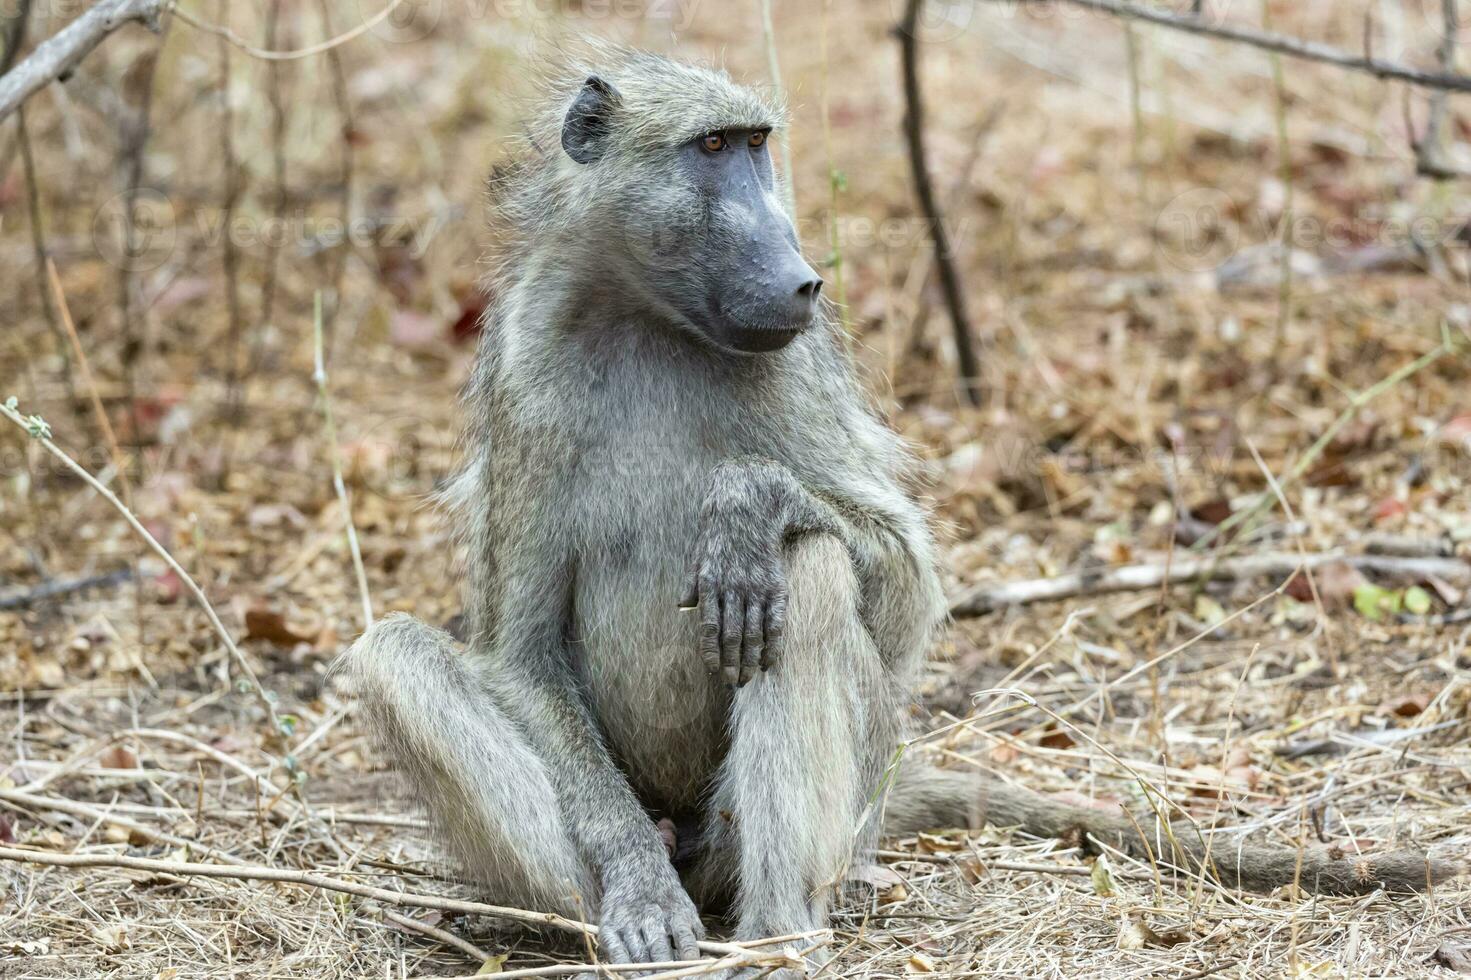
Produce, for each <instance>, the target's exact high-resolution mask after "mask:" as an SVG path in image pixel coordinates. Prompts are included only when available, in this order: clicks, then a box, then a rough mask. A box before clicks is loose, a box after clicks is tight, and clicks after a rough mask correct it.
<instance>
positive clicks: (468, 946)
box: [363, 902, 490, 963]
mask: <svg viewBox="0 0 1471 980" xmlns="http://www.w3.org/2000/svg"><path fill="white" fill-rule="evenodd" d="M363 910H364V911H365V912H372V913H373V914H375V915H380V916H382V917H383V918H385V919H387V920H388V921H389V922H392V923H393V924H394V925H396V926H398V927H399V928H401V929H407V930H409V931H410V932H417V933H418V934H419V935H421V936H428V937H429V938H430V939H434V940H438V941H439V942H441V943H444V944H445V945H446V946H453V947H454V948H455V949H457V950H459V951H460V952H462V953H464V954H465V955H466V956H468V957H470V958H471V959H473V960H478V961H479V962H481V963H484V962H485V961H486V960H488V959H490V954H489V953H487V952H486V951H485V950H483V949H481V948H480V947H479V946H476V945H475V944H474V943H472V942H470V941H469V940H466V939H461V938H460V937H459V936H456V935H455V934H454V933H452V932H449V931H447V930H444V929H441V928H439V927H438V926H431V925H430V924H429V923H427V922H420V921H419V920H418V919H415V918H413V917H411V916H407V915H401V914H399V913H398V912H391V911H389V910H388V909H385V908H384V907H383V906H381V905H379V904H378V903H377V902H364V903H363Z"/></svg>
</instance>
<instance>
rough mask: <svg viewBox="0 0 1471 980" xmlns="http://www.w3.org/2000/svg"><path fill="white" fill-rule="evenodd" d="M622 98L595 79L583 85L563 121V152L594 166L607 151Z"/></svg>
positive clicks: (579, 161) (601, 81)
mask: <svg viewBox="0 0 1471 980" xmlns="http://www.w3.org/2000/svg"><path fill="white" fill-rule="evenodd" d="M620 99H622V96H621V95H619V93H618V90H617V89H616V88H614V87H613V86H612V85H611V84H610V83H608V82H606V81H604V80H603V79H601V78H599V77H598V76H596V75H592V76H590V77H589V78H588V80H587V81H585V82H583V83H582V89H581V91H579V92H578V93H577V98H575V99H573V100H572V108H570V109H568V110H567V118H566V119H564V120H562V149H564V150H566V151H567V155H568V156H569V157H571V158H572V159H574V160H576V161H577V162H578V163H593V162H595V161H596V160H597V159H598V158H600V157H601V156H602V155H603V151H604V150H606V149H607V146H606V143H607V137H608V126H609V118H608V117H609V116H610V115H611V114H612V111H613V109H614V108H615V107H616V106H617V105H618V102H619V100H620Z"/></svg>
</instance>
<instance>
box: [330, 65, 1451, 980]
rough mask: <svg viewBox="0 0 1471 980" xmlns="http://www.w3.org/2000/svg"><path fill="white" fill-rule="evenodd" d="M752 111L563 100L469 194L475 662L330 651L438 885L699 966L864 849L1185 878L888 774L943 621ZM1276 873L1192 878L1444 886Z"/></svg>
mask: <svg viewBox="0 0 1471 980" xmlns="http://www.w3.org/2000/svg"><path fill="white" fill-rule="evenodd" d="M780 120H781V111H780V110H779V108H778V107H777V106H775V105H773V103H772V101H771V100H770V99H768V98H767V97H765V96H763V95H761V94H759V93H757V92H755V91H753V90H751V89H748V88H744V87H741V86H738V85H736V84H734V83H733V82H731V81H730V80H729V79H728V78H727V77H726V76H725V75H724V74H723V73H721V72H718V71H714V70H709V69H705V68H698V67H690V66H686V65H683V64H678V63H674V62H671V61H668V60H666V59H664V58H661V57H656V56H652V55H646V54H631V53H620V54H618V55H617V56H616V57H610V58H609V60H608V63H607V64H602V65H599V66H598V67H597V69H596V70H595V71H593V72H588V71H586V70H583V71H579V72H578V73H577V74H576V76H575V78H573V79H571V80H570V81H568V82H567V83H566V84H565V85H561V86H559V87H558V88H557V90H556V92H555V95H554V98H553V100H552V105H551V108H550V110H549V112H548V113H547V114H546V115H545V116H544V117H542V118H540V119H539V120H538V121H537V122H536V123H534V124H533V126H532V127H531V129H530V130H529V132H528V135H527V140H526V142H527V145H526V147H525V148H524V152H523V153H522V154H521V155H520V156H519V157H518V158H517V159H516V160H515V162H514V163H513V164H512V165H511V166H510V167H509V168H506V169H504V170H502V171H501V172H500V173H499V174H498V175H497V176H496V177H495V178H493V180H492V199H493V210H494V213H495V215H496V217H497V218H498V219H499V224H500V227H501V231H502V234H504V235H505V236H507V239H508V244H506V245H505V247H504V256H503V258H502V261H501V263H500V265H499V268H498V272H497V273H496V275H495V276H494V279H493V282H492V287H491V296H492V298H493V303H492V308H491V310H490V311H489V312H488V314H487V316H486V320H485V330H484V334H483V338H482V340H481V344H480V355H479V361H478V363H477V367H476V369H475V373H474V376H473V378H472V381H471V383H470V385H469V386H468V389H467V402H468V411H469V415H470V419H469V425H468V432H467V438H466V452H467V457H468V458H467V460H466V463H465V467H464V470H463V472H462V473H461V474H460V475H459V476H458V477H457V479H456V481H455V484H454V487H453V489H452V490H451V491H450V493H449V497H450V498H451V503H452V504H453V506H454V507H455V508H457V511H458V517H459V522H460V530H461V531H462V532H463V544H464V547H465V550H466V552H467V557H468V562H469V581H468V588H467V592H466V601H467V605H466V615H467V620H468V623H467V625H468V630H469V637H468V646H469V649H468V652H467V653H464V654H460V653H457V652H456V651H455V649H454V647H453V644H452V642H451V640H450V638H449V636H448V635H446V634H444V633H442V632H440V631H438V630H435V629H431V628H429V627H427V626H424V625H423V624H421V623H419V622H418V621H416V620H413V619H410V618H408V617H405V616H392V617H389V618H386V619H384V620H383V621H382V622H380V623H378V624H377V625H376V626H374V627H373V628H372V629H370V630H369V631H368V632H367V633H366V634H365V635H364V636H363V637H362V638H361V639H360V640H359V641H358V642H357V643H356V644H355V645H354V646H353V648H352V649H351V650H349V651H348V653H347V654H346V655H345V668H346V670H347V671H348V673H349V674H350V675H351V677H352V678H353V681H354V684H355V686H356V688H357V690H358V691H359V693H360V696H361V698H362V704H363V707H364V709H365V712H366V715H367V718H368V719H369V721H370V723H371V725H372V726H373V727H374V729H375V730H376V731H377V732H378V734H379V735H380V736H381V738H382V740H383V741H384V743H386V745H387V747H388V749H389V750H390V752H391V754H392V755H393V757H394V758H395V759H396V760H397V763H398V765H399V767H400V768H402V769H403V770H404V771H405V772H406V773H407V774H408V776H409V777H410V778H411V781H412V783H413V785H414V787H415V788H416V790H417V793H418V794H419V796H420V797H421V798H422V799H423V801H424V802H425V804H426V805H427V806H428V808H429V810H430V811H431V813H432V814H433V816H434V817H435V819H436V821H437V823H438V824H439V826H440V827H441V828H442V829H443V832H444V834H445V836H446V839H447V842H448V844H449V845H450V847H451V849H452V851H453V853H454V855H455V856H456V857H457V858H458V859H459V861H460V862H461V863H462V864H463V867H464V868H465V869H466V871H467V873H468V874H469V875H471V876H473V877H474V878H476V879H478V880H480V881H483V882H484V883H486V884H487V885H489V886H490V887H491V888H493V889H494V893H495V896H496V897H497V899H498V900H501V901H506V902H515V903H520V904H525V905H530V906H533V907H537V908H543V909H549V910H560V911H563V912H566V913H569V914H577V913H578V912H579V905H580V907H581V910H585V911H588V912H590V913H591V914H594V915H596V916H598V918H599V919H600V921H601V925H602V936H601V940H600V942H601V944H602V947H603V953H604V955H605V956H607V957H609V958H610V959H612V960H616V961H647V960H668V959H670V958H672V957H673V956H675V955H678V956H679V957H691V956H694V955H696V948H695V941H696V939H697V937H700V936H701V935H702V934H703V925H702V922H701V918H700V914H699V912H698V911H697V908H698V907H706V908H713V907H720V908H730V909H731V910H732V911H733V917H734V919H735V920H736V934H737V935H738V936H739V937H742V938H751V937H757V936H764V935H784V934H788V933H793V932H798V931H803V930H808V929H813V928H817V927H820V926H823V925H825V924H826V917H827V912H828V907H829V901H830V894H831V891H832V887H833V885H834V884H835V883H836V882H839V881H840V880H841V879H842V878H843V875H844V868H845V867H846V866H847V865H848V864H849V862H850V861H851V860H853V859H854V858H855V856H857V857H858V858H859V859H861V858H862V855H863V854H864V853H865V852H866V851H868V850H871V849H872V847H873V846H874V844H875V842H876V840H877V838H878V836H879V834H880V833H881V832H890V833H907V832H914V831H916V830H918V829H923V828H937V827H969V826H979V825H980V823H981V822H982V821H983V820H988V821H990V822H991V823H994V824H997V825H1002V826H1011V825H1016V826H1020V827H1021V828H1023V829H1024V830H1026V831H1027V832H1030V833H1032V834H1037V835H1072V836H1074V837H1075V838H1076V839H1077V840H1078V841H1079V842H1080V843H1084V844H1087V843H1090V842H1104V843H1107V844H1109V845H1112V846H1114V847H1119V848H1123V849H1125V850H1127V851H1129V852H1131V853H1133V854H1136V855H1140V856H1146V855H1153V856H1154V857H1159V858H1165V859H1168V860H1172V861H1174V862H1175V863H1177V864H1179V865H1181V866H1183V867H1187V868H1195V867H1198V865H1199V863H1200V862H1201V861H1202V858H1203V855H1204V854H1205V847H1204V843H1203V842H1202V840H1201V839H1200V837H1199V835H1198V834H1194V833H1187V832H1186V829H1185V826H1177V827H1176V828H1174V833H1173V835H1169V834H1166V833H1165V832H1164V830H1165V829H1166V828H1162V827H1160V826H1159V824H1158V823H1157V822H1156V820H1155V818H1154V817H1153V816H1147V815H1136V816H1135V817H1133V818H1125V817H1124V816H1123V815H1120V816H1117V817H1115V816H1112V815H1110V814H1108V813H1105V812H1100V811H1097V810H1094V809H1088V808H1081V807H1073V806H1068V805H1065V804H1062V803H1059V802H1057V801H1054V800H1049V799H1046V798H1044V797H1042V796H1039V795H1036V794H1033V793H1030V792H1027V791H1024V790H1019V789H1016V788H1013V787H1010V786H1008V785H1005V784H1003V783H1000V782H995V781H983V780H982V779H981V778H979V777H978V776H976V775H975V774H971V773H962V772H955V771H942V770H939V769H935V768H926V767H924V766H923V765H922V764H921V763H920V762H919V761H908V762H906V763H905V764H904V765H902V766H901V767H899V771H898V774H897V777H896V778H894V779H892V780H890V779H886V778H885V773H886V770H887V769H888V767H889V764H890V762H891V760H892V759H893V757H894V752H895V748H896V745H897V744H898V741H899V739H900V737H901V728H902V720H901V719H902V718H903V716H904V714H905V708H906V702H907V699H908V697H909V694H908V692H909V689H910V686H911V682H912V681H913V680H914V676H915V674H916V671H917V669H918V667H919V666H920V664H921V662H922V660H923V658H924V656H925V652H926V648H927V645H928V643H929V641H930V639H931V635H932V631H933V630H934V628H935V627H936V625H937V623H939V622H940V620H941V619H942V617H943V614H944V609H945V607H944V603H943V601H942V594H941V588H940V584H939V580H938V577H937V575H936V572H935V568H934V566H935V554H934V547H933V545H932V543H931V536H930V532H929V530H928V528H927V523H926V515H925V513H924V512H923V510H922V509H921V508H920V507H919V506H918V505H917V504H916V503H915V502H914V500H913V499H912V498H911V496H910V495H909V494H908V493H907V492H906V490H905V489H904V484H903V478H904V475H905V471H906V469H907V467H908V465H909V461H908V458H907V456H906V454H905V452H904V450H903V449H902V447H901V445H900V443H899V441H898V439H897V438H896V436H895V435H894V434H893V433H891V432H890V430H889V429H888V428H886V427H885V426H884V425H883V424H882V423H881V422H880V421H878V419H877V418H875V416H874V415H873V414H872V413H871V412H870V411H869V409H868V408H867V407H866V405H865V400H864V398H863V397H862V396H861V394H860V392H859V390H858V387H857V385H856V383H855V379H854V374H853V370H852V368H851V366H850V363H849V360H848V358H847V356H846V353H845V349H844V346H843V344H842V343H841V340H840V338H839V336H838V335H837V332H836V328H835V327H834V325H833V322H832V320H831V319H830V317H829V316H828V315H826V313H825V311H824V310H823V308H822V304H821V303H820V302H819V298H818V293H819V290H820V287H821V285H822V283H821V280H820V279H819V277H818V275H817V273H815V272H814V271H813V270H812V268H811V267H810V266H809V265H808V264H807V263H806V262H805V261H803V259H802V257H801V255H800V254H799V251H798V245H797V240H796V235H795V232H794V230H793V226H792V222H791V221H790V220H789V219H788V217H787V216H786V214H785V213H784V212H783V209H782V206H781V204H780V203H779V201H780V197H779V193H778V189H777V177H776V174H775V173H774V171H773V167H772V161H771V156H770V154H769V153H768V150H767V137H768V135H769V134H770V132H771V131H772V130H773V128H774V127H776V126H778V125H779V123H780ZM881 785H883V786H886V787H888V788H889V790H890V791H889V792H888V794H887V800H886V801H882V800H881V799H880V798H881V797H882V795H883V794H880V793H879V792H878V791H879V789H880V787H881ZM876 800H878V801H879V802H880V803H881V805H878V806H872V805H871V804H873V803H874V802H875V801H876ZM663 818H667V819H669V820H671V821H673V823H674V825H675V826H676V827H677V828H678V834H677V839H678V846H677V849H676V852H675V854H674V855H673V857H672V858H671V854H670V852H669V850H668V848H667V847H666V843H665V839H664V837H663V836H662V835H661V833H660V832H659V830H658V828H657V827H656V820H657V819H663ZM1298 861H1299V858H1298V855H1297V853H1296V852H1295V851H1292V850H1289V849H1276V850H1269V849H1262V848H1257V847H1242V846H1240V845H1239V844H1238V843H1234V842H1233V843H1231V844H1229V845H1227V844H1222V845H1220V846H1218V847H1216V848H1215V849H1214V851H1213V853H1211V855H1210V864H1211V865H1212V873H1213V874H1215V875H1216V876H1218V877H1219V878H1220V879H1221V880H1222V881H1225V882H1227V883H1229V884H1232V885H1237V884H1240V885H1246V886H1252V887H1258V886H1274V885H1278V884H1281V883H1284V882H1289V881H1292V880H1293V879H1294V877H1296V876H1298V875H1299V874H1300V877H1301V879H1302V881H1303V882H1304V883H1305V884H1306V885H1307V886H1308V887H1311V888H1315V889H1318V890H1322V891H1334V892H1359V891H1365V890H1370V889H1373V888H1376V887H1380V886H1390V887H1395V888H1405V889H1412V888H1416V887H1423V886H1424V885H1425V883H1426V882H1427V880H1431V879H1434V878H1437V877H1441V876H1444V875H1445V874H1447V873H1448V872H1449V871H1450V870H1451V869H1450V868H1449V867H1447V866H1444V865H1441V864H1427V861H1426V859H1425V857H1424V856H1423V855H1420V854H1411V853H1395V854H1385V855H1370V856H1366V857H1363V858H1358V857H1353V856H1346V855H1343V854H1339V853H1333V852H1330V851H1327V850H1323V849H1310V850H1309V851H1307V853H1306V854H1305V855H1303V856H1302V859H1301V862H1302V863H1301V866H1300V868H1299V864H1298Z"/></svg>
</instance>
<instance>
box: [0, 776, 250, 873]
mask: <svg viewBox="0 0 1471 980" xmlns="http://www.w3.org/2000/svg"><path fill="white" fill-rule="evenodd" d="M0 805H6V806H9V807H10V808H11V809H16V808H19V807H24V808H26V809H29V810H55V811H56V812H58V813H68V814H71V815H72V816H74V817H85V818H86V819H88V820H94V821H97V822H100V823H108V824H112V825H114V826H116V827H126V828H127V829H128V831H129V832H130V833H131V834H137V835H138V836H139V837H142V838H143V839H145V840H150V841H153V842H155V843H158V844H166V845H168V846H169V847H183V848H188V849H189V850H191V851H193V852H194V853H195V854H198V855H201V856H203V857H208V858H212V859H214V860H216V861H219V862H220V863H221V864H228V865H232V866H233V865H243V864H244V863H245V862H244V861H242V860H241V859H240V858H237V857H235V856H234V855H233V854H227V853H226V852H224V851H221V850H218V849H216V848H213V847H210V846H208V845H206V844H201V843H200V842H199V841H195V840H187V839H185V838H183V837H179V836H177V835H175V834H171V833H169V832H168V831H165V830H154V829H153V828H152V827H150V826H148V825H147V824H144V823H139V822H138V821H137V820H134V819H133V818H131V817H127V816H124V815H122V814H120V813H113V812H111V811H110V810H109V809H108V808H106V807H98V806H92V805H91V804H88V803H79V802H77V801H76V800H65V799H60V798H57V797H54V796H41V795H38V794H35V793H26V792H23V791H22V790H18V789H0Z"/></svg>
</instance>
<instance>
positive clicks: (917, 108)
mask: <svg viewBox="0 0 1471 980" xmlns="http://www.w3.org/2000/svg"><path fill="white" fill-rule="evenodd" d="M923 2H924V0H908V3H907V4H906V6H905V8H904V19H903V20H902V21H900V22H899V24H898V26H897V27H896V28H895V29H894V33H895V36H896V37H898V39H899V51H900V56H901V58H902V60H903V64H904V135H905V138H906V139H907V141H908V143H909V169H910V172H911V174H912V176H913V178H914V192H915V194H916V196H918V197H919V206H920V209H921V210H922V211H923V212H924V217H925V222H926V223H927V224H928V225H929V226H930V237H931V238H932V239H933V240H934V243H935V265H936V267H937V268H938V269H939V272H940V287H941V289H942V291H943V292H944V294H945V305H946V306H948V307H949V308H950V323H951V326H952V327H953V328H954V331H955V359H956V361H957V362H958V364H959V367H960V377H961V380H962V381H963V382H964V386H965V394H966V397H967V398H968V399H969V401H970V403H971V404H972V405H979V404H980V403H981V392H980V387H979V380H980V378H979V376H980V367H979V365H978V364H977V361H976V351H975V341H974V339H973V338H974V334H973V333H972V332H971V326H970V317H969V316H968V315H967V314H966V311H965V292H964V290H963V289H962V288H961V285H960V273H958V272H957V271H956V270H955V256H954V253H953V252H952V250H951V244H950V234H949V232H948V231H947V230H946V228H945V223H944V221H943V220H942V215H941V214H940V204H939V201H938V200H936V198H935V188H934V185H933V184H932V183H931V182H930V172H929V163H928V162H927V160H926V158H925V145H924V96H923V94H922V93H921V92H920V87H919V7H920V4H921V3H923Z"/></svg>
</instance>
